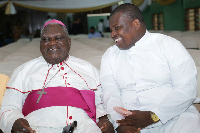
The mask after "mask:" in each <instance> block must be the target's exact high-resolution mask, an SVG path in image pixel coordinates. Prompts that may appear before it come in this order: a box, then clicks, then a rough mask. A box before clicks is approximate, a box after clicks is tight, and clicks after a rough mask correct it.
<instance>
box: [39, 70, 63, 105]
mask: <svg viewBox="0 0 200 133" xmlns="http://www.w3.org/2000/svg"><path fill="white" fill-rule="evenodd" d="M60 68H61V67H60ZM60 68H59V70H58V71H57V72H56V73H55V74H54V75H53V77H54V76H56V74H57V73H58V72H59V71H60ZM53 77H51V79H50V80H49V82H50V81H51V80H52V78H53ZM49 82H48V83H49ZM48 83H46V85H44V87H43V88H42V90H41V91H38V92H37V94H40V95H39V97H38V99H37V102H36V103H39V102H40V99H41V97H42V95H45V94H47V92H45V91H44V88H45V87H46V86H47V84H48Z"/></svg>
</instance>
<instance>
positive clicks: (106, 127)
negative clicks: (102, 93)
mask: <svg viewBox="0 0 200 133" xmlns="http://www.w3.org/2000/svg"><path fill="white" fill-rule="evenodd" d="M97 125H98V127H99V128H100V129H101V131H102V133H114V132H115V130H114V127H113V125H112V123H111V122H110V121H109V120H108V118H107V116H103V117H101V118H99V122H98V123H97Z"/></svg>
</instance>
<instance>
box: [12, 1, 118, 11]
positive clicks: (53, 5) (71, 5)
mask: <svg viewBox="0 0 200 133" xmlns="http://www.w3.org/2000/svg"><path fill="white" fill-rule="evenodd" d="M119 1H120V0H37V1H33V0H32V1H21V0H12V2H13V4H14V5H18V6H22V7H25V8H29V9H34V10H40V11H48V12H81V11H89V10H95V9H100V8H104V7H107V6H110V5H113V4H115V3H117V2H119Z"/></svg>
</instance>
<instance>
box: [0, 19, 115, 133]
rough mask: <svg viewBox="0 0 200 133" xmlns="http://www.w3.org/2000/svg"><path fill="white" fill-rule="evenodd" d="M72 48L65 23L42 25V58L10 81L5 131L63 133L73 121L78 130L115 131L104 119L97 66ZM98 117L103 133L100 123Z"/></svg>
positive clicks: (0, 119)
mask: <svg viewBox="0 0 200 133" xmlns="http://www.w3.org/2000/svg"><path fill="white" fill-rule="evenodd" d="M70 46H71V39H70V38H69V36H68V32H67V28H66V26H65V25H64V24H63V23H62V22H61V21H58V20H55V19H54V20H51V21H48V22H47V23H46V24H45V25H44V27H43V29H42V31H41V41H40V51H41V53H42V56H41V57H39V58H36V59H33V60H31V61H29V62H27V63H25V64H23V65H21V66H19V67H18V68H17V69H16V70H15V71H14V73H13V75H12V76H11V78H10V80H9V82H8V84H7V90H6V92H5V95H4V98H3V101H2V107H1V110H0V128H1V129H2V131H3V132H5V133H10V132H11V130H12V132H13V133H19V132H20V133H35V132H37V133H39V132H40V133H62V132H63V128H64V127H66V126H67V125H70V124H72V123H73V122H74V121H77V127H76V128H75V129H74V133H101V132H105V133H109V132H110V131H111V132H112V131H113V127H112V124H111V123H109V121H108V120H106V119H105V118H104V117H105V116H104V115H105V114H106V113H105V112H104V110H103V108H102V104H101V100H100V93H99V90H98V89H99V88H100V87H99V86H100V85H99V74H98V71H97V69H96V68H95V67H93V66H92V65H91V64H90V63H88V62H86V61H84V60H81V59H78V58H75V57H73V56H70V55H69V50H70ZM94 92H95V93H94ZM96 107H97V109H96ZM101 116H102V117H101ZM99 117H101V118H100V120H99V119H98V120H99V123H98V125H99V127H100V128H101V129H102V131H101V129H100V128H99V127H98V126H97V124H96V118H99ZM107 127H111V128H109V129H111V130H106V129H107Z"/></svg>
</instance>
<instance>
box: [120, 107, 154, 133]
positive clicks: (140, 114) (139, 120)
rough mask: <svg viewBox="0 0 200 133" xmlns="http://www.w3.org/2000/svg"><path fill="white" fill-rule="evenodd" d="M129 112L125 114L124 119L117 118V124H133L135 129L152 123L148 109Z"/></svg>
mask: <svg viewBox="0 0 200 133" xmlns="http://www.w3.org/2000/svg"><path fill="white" fill-rule="evenodd" d="M131 112H132V114H131V115H129V116H126V117H125V119H122V120H117V123H119V126H133V127H135V128H137V129H138V128H141V129H142V128H145V127H147V126H149V125H151V124H153V123H154V122H153V120H152V119H151V114H150V111H139V110H134V111H131Z"/></svg>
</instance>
